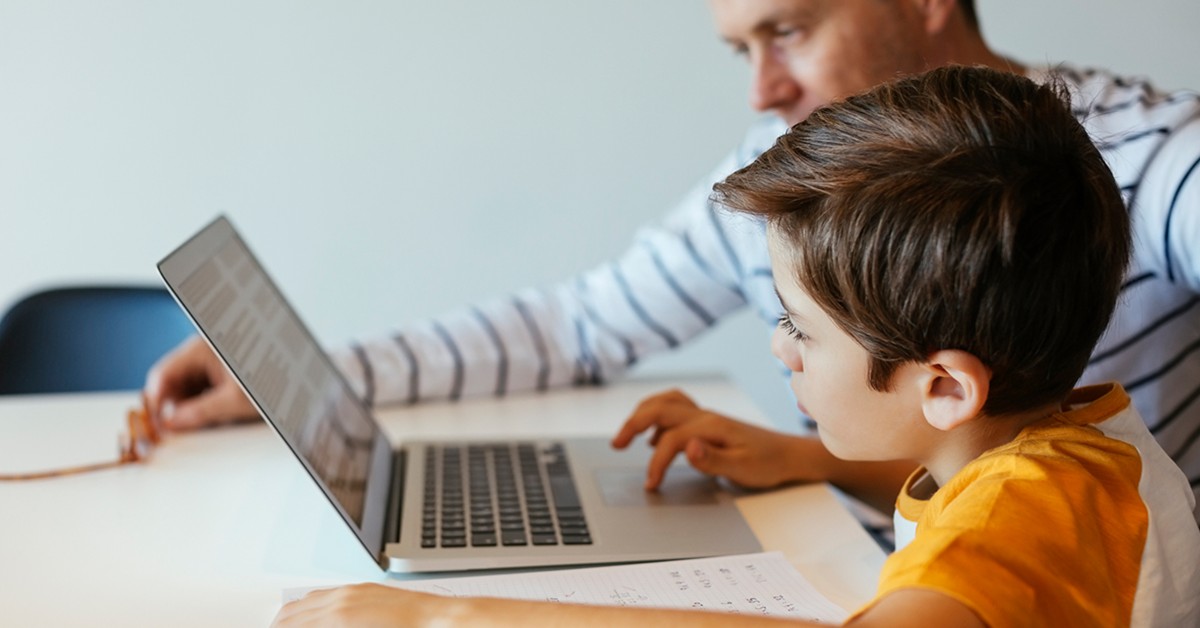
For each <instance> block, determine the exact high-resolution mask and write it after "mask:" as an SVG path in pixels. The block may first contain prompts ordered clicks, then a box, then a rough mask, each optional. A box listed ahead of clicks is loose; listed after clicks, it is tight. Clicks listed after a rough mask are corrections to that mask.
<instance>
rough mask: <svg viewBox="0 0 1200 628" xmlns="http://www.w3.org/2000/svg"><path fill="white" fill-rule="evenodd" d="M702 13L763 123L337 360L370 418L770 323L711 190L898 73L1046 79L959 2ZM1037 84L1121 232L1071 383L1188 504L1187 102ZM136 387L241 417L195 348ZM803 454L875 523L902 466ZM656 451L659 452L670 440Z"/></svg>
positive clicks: (1192, 181) (1107, 86)
mask: <svg viewBox="0 0 1200 628" xmlns="http://www.w3.org/2000/svg"><path fill="white" fill-rule="evenodd" d="M712 9H713V12H714V14H715V18H716V24H717V28H718V31H719V33H720V35H721V37H722V38H723V39H725V41H727V42H728V43H729V45H730V46H732V47H733V48H734V49H735V50H736V51H738V52H739V53H740V54H742V55H743V56H744V57H745V58H746V60H747V62H748V64H749V67H750V70H751V88H750V104H751V106H752V107H754V108H755V109H756V110H758V111H761V112H764V113H768V114H770V115H768V116H766V117H764V119H763V120H762V121H761V122H760V123H758V124H756V125H755V126H754V127H753V128H751V129H750V131H749V132H748V134H747V136H746V138H745V140H744V141H743V143H742V144H741V146H740V147H739V148H738V149H737V150H736V151H734V153H733V154H732V155H731V156H730V157H729V158H728V159H727V160H726V161H725V162H723V163H722V164H720V166H719V167H718V168H717V169H716V170H714V172H713V174H712V175H711V176H710V177H708V178H706V179H704V180H703V181H702V182H701V183H700V184H699V185H698V186H697V187H696V188H695V190H694V191H693V192H692V193H691V194H690V195H689V196H688V197H686V198H685V199H684V201H683V202H682V203H681V204H680V206H679V207H678V208H677V209H676V210H675V211H673V212H672V213H671V214H669V215H668V216H667V217H666V218H665V220H664V221H663V222H662V223H661V224H660V225H658V226H656V227H655V228H652V229H647V230H644V231H642V232H640V233H639V235H638V237H637V239H636V241H635V242H634V245H633V246H632V247H631V248H630V249H629V250H628V251H627V252H626V253H625V254H624V255H622V256H621V257H619V258H617V259H616V260H614V261H613V262H611V263H609V264H604V265H602V266H600V267H599V268H597V269H595V270H592V271H590V272H588V273H585V274H583V275H580V276H579V277H576V278H574V279H572V280H570V281H567V282H564V283H562V284H560V285H559V286H557V287H555V288H553V289H551V290H548V291H527V292H522V293H519V294H517V295H514V296H513V297H512V298H510V299H506V300H500V301H495V302H492V303H487V304H483V305H480V306H478V307H472V308H467V309H464V310H461V311H458V312H454V313H451V314H449V315H447V316H444V317H442V318H439V319H437V320H433V321H428V322H422V323H417V324H413V325H410V326H407V327H404V328H402V329H401V330H399V331H398V332H397V333H395V334H393V335H391V336H388V337H384V338H377V339H373V340H370V341H367V342H363V343H361V344H356V345H354V346H352V347H350V348H349V349H348V350H345V351H341V352H339V353H338V354H337V355H336V358H337V360H338V361H339V364H340V366H341V367H342V368H343V370H344V371H345V372H346V373H347V375H348V376H349V378H350V380H351V381H352V382H354V383H355V384H356V386H357V387H358V389H359V392H361V393H362V395H363V397H364V399H365V400H366V401H367V403H368V404H379V403H393V402H405V401H406V402H415V401H419V400H426V399H435V398H451V399H455V398H458V397H461V396H466V395H473V394H504V393H507V392H511V391H517V390H528V389H545V388H548V387H551V386H558V385H566V384H583V383H595V382H602V381H605V380H607V379H610V378H612V377H614V376H616V375H618V374H619V373H620V372H622V371H623V370H624V369H626V368H628V367H629V366H630V365H632V364H633V363H635V362H637V361H638V360H639V359H641V358H643V357H645V356H646V355H648V354H650V353H653V352H655V351H660V350H663V349H670V348H673V347H675V346H677V345H679V344H680V343H682V342H684V341H686V340H687V339H689V338H691V337H692V336H694V335H696V334H698V333H699V332H701V331H703V330H704V329H705V328H707V327H709V326H711V325H713V324H715V323H716V322H717V321H719V320H721V319H722V318H723V317H725V316H727V315H729V314H730V313H732V312H734V311H736V310H738V309H739V308H741V307H745V306H750V307H753V308H754V309H755V311H756V312H757V313H758V314H759V315H760V316H761V317H762V318H763V319H764V321H765V322H767V323H768V324H771V325H774V324H775V322H776V320H777V319H778V317H779V315H780V313H781V312H782V309H781V307H780V305H779V302H778V299H777V298H776V296H775V293H774V290H773V288H772V278H771V274H770V270H769V262H768V257H767V249H766V244H765V235H764V227H763V226H762V224H761V223H760V222H757V221H755V220H752V219H749V218H746V217H744V216H737V215H731V214H729V213H727V212H724V211H721V209H720V208H718V207H716V206H714V205H713V204H712V203H711V202H710V201H709V194H710V191H711V187H712V184H713V183H714V182H715V181H718V180H720V179H722V178H723V177H724V176H725V175H727V174H729V173H730V172H732V171H734V170H735V169H737V168H738V167H740V166H743V165H745V164H747V163H749V162H750V161H751V160H753V159H754V157H756V156H757V155H758V154H760V153H761V152H763V151H764V150H765V149H766V148H768V147H769V146H770V145H771V143H772V142H773V141H774V139H775V138H776V137H777V136H778V135H779V134H780V133H782V132H783V131H784V130H785V129H786V128H787V127H788V126H790V125H792V124H794V123H796V122H799V121H800V120H803V119H804V118H805V117H806V116H807V115H808V114H809V113H810V112H811V111H812V110H813V109H814V108H816V107H817V106H819V105H822V104H825V103H828V102H830V101H832V100H836V99H840V98H843V97H846V96H848V95H851V94H854V93H857V92H860V91H863V90H865V89H867V88H869V87H871V86H873V85H875V84H878V83H880V82H883V81H886V80H888V79H891V78H894V77H896V76H897V75H902V74H909V73H914V72H918V71H921V70H924V69H928V68H931V67H936V66H941V65H948V64H963V65H985V66H990V67H993V68H997V69H1000V70H1006V71H1011V72H1015V73H1024V74H1027V75H1030V76H1034V77H1037V76H1042V75H1044V74H1043V73H1044V71H1038V70H1034V69H1031V68H1026V67H1024V66H1022V65H1021V64H1019V63H1017V62H1015V61H1012V60H1009V59H1006V58H1004V57H1002V56H1000V55H998V54H996V53H994V52H993V51H992V50H991V49H990V48H989V47H988V46H987V45H986V44H985V42H984V41H983V38H982V35H981V33H980V31H979V26H978V23H977V18H976V14H975V10H974V4H973V2H972V1H971V0H958V1H956V0H712ZM1051 71H1052V72H1054V73H1055V74H1057V75H1059V76H1060V77H1061V78H1062V79H1063V80H1064V82H1065V83H1066V84H1067V86H1068V87H1069V88H1070V90H1071V92H1072V101H1073V106H1074V107H1075V113H1076V115H1077V116H1078V117H1079V119H1080V120H1081V121H1083V122H1084V124H1085V127H1086V128H1087V129H1088V132H1089V133H1090V134H1091V136H1092V138H1093V139H1094V140H1095V141H1096V142H1097V144H1098V146H1099V148H1100V149H1101V152H1102V154H1103V156H1104V158H1105V160H1106V162H1107V163H1108V164H1109V166H1110V167H1111V168H1112V169H1113V172H1114V175H1115V177H1116V179H1117V181H1118V183H1119V185H1120V186H1121V188H1122V192H1123V194H1124V198H1125V201H1126V203H1127V204H1128V206H1129V207H1130V210H1131V212H1132V215H1133V222H1134V228H1135V242H1136V244H1135V252H1134V259H1133V263H1132V265H1131V267H1130V270H1129V274H1128V280H1127V282H1126V284H1125V285H1124V287H1123V293H1122V298H1121V301H1120V305H1119V307H1118V310H1117V313H1116V315H1115V316H1114V319H1113V322H1112V324H1111V325H1110V327H1109V329H1108V331H1107V332H1106V334H1105V336H1104V337H1103V338H1102V340H1101V342H1100V345H1099V346H1098V348H1097V349H1096V352H1095V353H1094V354H1093V357H1092V360H1091V362H1090V363H1089V365H1088V368H1087V370H1086V371H1085V372H1084V375H1083V378H1082V379H1081V380H1080V383H1081V384H1091V383H1097V382H1101V381H1108V380H1116V381H1119V382H1120V383H1121V384H1122V385H1123V386H1124V387H1125V388H1126V390H1128V391H1129V393H1130V395H1131V397H1132V398H1133V401H1134V404H1135V405H1136V407H1137V408H1138V410H1139V411H1140V412H1141V414H1142V416H1143V417H1145V419H1146V422H1147V424H1148V425H1149V426H1150V428H1151V431H1152V432H1153V433H1154V435H1155V437H1156V438H1157V439H1158V440H1159V442H1160V443H1161V444H1162V445H1163V448H1164V449H1165V450H1166V451H1167V453H1168V454H1170V455H1171V456H1172V457H1173V458H1174V459H1175V460H1176V462H1177V463H1179V464H1180V466H1181V467H1183V469H1184V471H1185V473H1186V474H1187V475H1188V478H1189V480H1190V482H1191V485H1192V488H1193V490H1196V489H1197V488H1198V487H1200V442H1198V441H1200V173H1197V172H1196V170H1197V169H1198V164H1200V102H1198V99H1197V97H1196V95H1194V94H1174V95H1165V94H1159V93H1156V92H1154V91H1153V89H1152V88H1150V87H1149V86H1148V85H1146V84H1145V83H1141V82H1133V81H1126V80H1123V79H1120V78H1117V77H1113V76H1111V75H1108V74H1106V73H1103V72H1096V71H1090V70H1076V69H1072V68H1065V67H1063V68H1055V69H1053V70H1051ZM1064 167H1069V165H1064ZM146 388H147V396H148V399H149V401H150V403H151V405H152V407H153V408H155V409H158V408H159V407H160V406H161V405H162V404H163V402H164V401H171V402H173V403H172V405H173V413H171V414H170V416H169V419H168V421H167V424H168V425H169V426H172V427H175V428H187V427H195V426H198V425H205V424H211V423H220V422H226V421H230V420H235V419H239V418H245V417H250V416H253V415H254V411H253V408H252V407H251V406H250V404H249V403H248V402H247V401H246V400H245V399H244V398H243V397H242V394H241V392H240V390H238V388H237V386H236V385H235V384H234V383H233V382H231V381H230V380H229V379H228V376H227V375H226V374H225V372H224V369H223V367H221V366H220V364H219V363H217V362H216V360H215V358H214V357H213V356H212V355H211V354H210V353H209V352H208V349H207V348H206V347H205V346H204V345H203V344H201V343H199V342H192V343H191V344H188V345H185V346H183V347H181V348H180V349H179V350H177V352H175V353H173V354H172V355H171V356H168V357H167V358H165V359H164V361H163V362H162V363H160V365H159V366H158V367H156V368H155V369H154V370H153V371H152V372H151V374H150V376H149V377H148V380H147V387H146ZM196 393H200V394H199V395H198V396H194V397H193V396H192V395H194V394H196ZM674 411H683V412H690V411H694V410H693V409H689V408H686V407H684V408H683V409H682V410H679V409H676V410H674ZM805 442H806V443H807V446H806V450H807V451H808V453H809V457H810V458H811V461H812V463H811V475H809V476H806V477H802V478H794V479H802V480H812V481H821V480H825V481H830V482H832V483H833V484H835V485H838V486H840V487H842V488H845V489H848V490H849V491H850V492H853V493H855V494H858V495H864V496H866V497H867V501H868V502H869V503H871V504H872V505H874V506H876V507H877V508H879V509H881V510H884V511H885V512H890V511H891V508H892V505H893V504H894V502H895V498H896V494H897V491H898V489H899V487H900V485H901V483H902V482H903V480H904V478H905V477H906V476H907V474H908V472H910V471H911V470H912V465H911V464H909V463H872V464H863V463H845V462H841V461H838V460H837V459H836V458H834V457H832V456H831V455H829V453H828V452H827V451H826V450H825V448H824V447H823V446H822V445H821V443H820V442H819V441H818V440H817V439H815V438H808V439H806V441H805ZM660 446H662V445H661V444H660ZM666 446H667V447H668V449H667V450H666V451H667V453H668V454H671V455H673V454H674V453H675V452H677V451H682V450H684V449H685V447H686V443H678V442H676V443H666ZM704 462H705V464H706V465H707V470H710V471H711V472H714V473H718V474H724V473H727V472H728V471H727V470H728V469H730V468H731V465H740V464H746V463H748V462H749V461H745V460H739V459H738V458H737V451H736V450H733V449H729V450H722V449H711V450H708V451H706V452H705V460H704ZM693 463H695V461H694V460H693ZM656 481H657V478H654V477H651V478H649V481H648V483H649V484H650V485H653V484H655V483H656Z"/></svg>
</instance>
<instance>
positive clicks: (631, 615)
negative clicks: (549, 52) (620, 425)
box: [272, 584, 983, 628]
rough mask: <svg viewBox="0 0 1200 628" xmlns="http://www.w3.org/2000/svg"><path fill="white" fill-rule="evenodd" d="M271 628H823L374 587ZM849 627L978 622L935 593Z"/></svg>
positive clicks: (911, 594) (302, 603)
mask: <svg viewBox="0 0 1200 628" xmlns="http://www.w3.org/2000/svg"><path fill="white" fill-rule="evenodd" d="M272 625H273V626H278V627H280V628H285V627H295V626H309V627H318V626H354V627H356V628H358V627H370V626H459V625H462V626H522V627H523V628H525V627H529V628H536V627H537V626H579V627H587V626H604V627H609V626H622V625H627V626H638V627H639V628H651V627H654V626H663V627H664V628H666V627H674V626H714V627H719V626H730V627H743V626H746V627H750V626H762V627H763V628H768V627H781V626H825V625H827V624H817V623H813V622H806V621H800V620H790V619H782V618H773V617H752V616H748V615H737V614H730V613H711V612H698V611H684V610H669V609H650V608H629V607H619V606H585V605H580V604H553V603H549V602H530V601H524V600H502V599H495V598H450V597H441V596H437V595H430V594H427V593H415V592H412V591H405V590H403V589H397V588H394V587H389V586H384V585H379V584H360V585H355V586H350V587H341V588H338V589H326V590H321V591H314V592H312V593H309V594H308V595H306V596H305V597H303V598H301V599H299V600H296V601H294V602H291V603H289V604H287V605H285V606H284V607H283V608H282V609H280V611H279V614H278V615H277V616H276V617H275V622H274V623H273V624H272ZM847 625H849V626H856V627H861V628H872V627H876V626H877V627H880V628H884V627H891V628H908V627H913V628H916V627H924V626H945V627H948V628H956V627H962V628H977V627H980V626H982V625H983V624H982V622H980V621H979V619H978V618H977V617H976V616H975V614H974V613H972V612H971V610H970V609H968V608H967V607H966V606H965V605H963V604H962V603H961V602H958V601H956V600H954V599H953V598H951V597H949V596H947V595H944V594H941V593H936V592H933V591H924V590H920V589H907V590H901V591H896V592H894V593H890V594H888V595H887V596H886V597H884V598H883V599H881V600H879V601H878V602H876V603H875V604H874V605H872V606H871V608H869V609H868V610H867V611H866V612H864V613H862V614H861V615H859V616H857V617H855V618H854V619H853V620H852V621H851V622H849V623H848V624H847Z"/></svg>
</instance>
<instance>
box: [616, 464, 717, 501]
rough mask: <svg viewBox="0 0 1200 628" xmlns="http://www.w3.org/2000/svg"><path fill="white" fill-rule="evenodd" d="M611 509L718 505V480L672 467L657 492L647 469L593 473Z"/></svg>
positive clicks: (681, 466)
mask: <svg viewBox="0 0 1200 628" xmlns="http://www.w3.org/2000/svg"><path fill="white" fill-rule="evenodd" d="M593 474H594V476H595V478H596V485H597V486H599V487H600V494H601V495H602V496H603V497H604V503H606V504H608V505H609V506H617V507H620V506H646V505H661V506H707V505H711V504H715V503H717V495H716V493H717V491H719V490H721V487H720V485H719V484H718V483H717V481H716V480H715V479H714V478H712V477H709V476H707V475H704V474H703V473H700V472H699V471H696V470H695V469H693V468H691V467H688V466H684V465H672V466H671V468H670V469H668V470H667V477H666V478H665V479H664V480H663V483H662V485H661V486H659V487H658V490H657V491H647V490H646V489H645V488H644V486H645V484H646V469H645V468H642V467H611V468H601V469H596V470H595V471H594V472H593Z"/></svg>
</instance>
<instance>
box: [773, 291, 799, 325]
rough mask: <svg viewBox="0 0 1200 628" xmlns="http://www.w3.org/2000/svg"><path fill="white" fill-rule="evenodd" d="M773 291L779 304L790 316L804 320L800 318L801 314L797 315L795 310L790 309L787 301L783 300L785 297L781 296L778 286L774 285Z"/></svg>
mask: <svg viewBox="0 0 1200 628" xmlns="http://www.w3.org/2000/svg"><path fill="white" fill-rule="evenodd" d="M771 289H772V290H774V291H775V298H776V299H779V304H780V305H782V306H783V311H784V312H786V313H787V315H788V316H794V317H796V318H803V317H802V316H800V315H799V314H797V313H796V310H793V309H792V308H790V307H788V304H787V301H784V300H783V295H782V294H779V287H778V286H776V285H774V284H772V285H771Z"/></svg>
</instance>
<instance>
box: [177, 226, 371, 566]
mask: <svg viewBox="0 0 1200 628" xmlns="http://www.w3.org/2000/svg"><path fill="white" fill-rule="evenodd" d="M159 271H160V272H161V273H162V276H163V279H164V281H165V282H166V283H167V286H168V287H169V288H170V290H171V292H172V293H173V294H174V295H175V298H176V300H178V301H179V303H180V305H182V306H183V308H184V309H185V310H186V311H187V313H188V315H189V316H190V317H191V318H192V321H193V322H194V323H195V324H196V326H197V328H199V329H200V331H201V333H202V334H203V335H204V336H205V337H206V338H207V339H208V341H209V344H210V345H211V346H212V347H213V349H214V350H215V351H216V352H217V354H218V355H220V357H221V359H222V360H223V361H224V362H225V364H226V365H228V366H229V369H230V371H232V373H233V374H234V376H235V377H236V378H237V379H238V381H239V382H240V383H241V385H242V388H243V389H244V390H245V391H246V392H247V394H248V395H249V396H250V398H251V399H252V400H253V402H254V403H255V405H257V406H258V409H259V411H260V412H261V413H262V414H263V416H264V417H266V418H267V420H268V422H269V423H270V424H271V425H272V426H274V428H275V430H276V431H277V432H278V433H279V435H280V436H282V437H283V439H284V441H285V442H287V444H288V446H289V447H291V449H292V451H293V452H294V453H295V454H296V455H297V457H298V458H299V459H300V460H301V462H302V463H304V466H305V468H306V469H307V470H308V472H309V474H310V475H312V476H313V479H314V480H315V481H316V482H317V484H318V485H319V486H320V487H321V489H322V490H323V491H324V492H325V494H326V495H327V496H328V497H329V498H330V501H331V502H333V504H334V506H336V507H337V509H338V511H339V512H340V513H341V515H342V517H343V518H344V519H346V521H347V523H350V524H351V527H352V528H353V529H354V530H355V533H356V534H358V535H359V540H360V541H362V542H363V544H364V545H365V546H366V547H367V550H368V551H370V552H371V553H372V555H376V554H377V553H378V551H379V549H380V545H381V543H382V526H383V517H382V516H381V514H378V513H376V512H375V511H378V510H379V508H380V506H381V505H382V504H386V502H387V484H388V483H389V482H390V480H391V466H392V461H391V457H392V456H393V455H394V454H393V453H392V449H391V447H390V445H389V444H388V443H387V440H386V437H385V436H384V435H383V434H382V431H381V430H380V429H379V427H378V425H377V424H376V422H375V421H374V419H373V418H372V417H371V416H370V414H369V413H368V412H367V411H366V409H365V408H363V406H362V404H361V403H359V401H358V400H357V399H355V398H354V397H353V393H352V392H351V390H350V388H349V386H348V385H347V384H346V383H345V381H344V380H343V379H342V377H341V375H340V374H339V373H338V372H337V370H336V368H335V367H334V366H333V364H332V363H331V362H330V360H329V358H328V356H326V354H325V352H324V351H323V350H322V349H321V347H320V345H319V344H318V343H317V342H316V340H315V339H314V338H313V336H312V334H311V333H309V331H308V329H306V328H305V326H304V324H303V323H302V322H301V321H300V319H299V318H298V317H297V316H296V314H295V312H294V311H293V310H292V308H291V307H290V306H289V305H288V304H287V302H286V301H285V300H284V298H283V295H282V294H281V293H280V291H279V289H278V288H277V287H276V286H275V284H274V282H273V281H271V278H270V277H269V276H267V274H266V272H265V270H264V269H263V268H262V266H261V265H260V264H259V263H258V260H256V259H255V258H254V255H253V254H252V253H251V252H250V250H249V248H248V247H247V246H246V245H245V243H244V242H243V241H242V239H241V238H240V237H238V235H237V233H236V232H235V231H234V229H233V227H232V225H231V224H230V223H229V222H228V221H227V220H226V219H225V218H223V217H222V218H218V219H217V220H215V221H213V222H212V223H211V224H209V225H208V226H207V227H205V228H204V229H203V230H202V231H201V232H200V233H198V234H196V235H195V236H194V237H193V238H192V239H190V240H189V241H188V242H186V243H184V244H183V245H182V246H180V247H179V248H178V249H176V250H175V251H174V252H172V253H171V254H170V255H168V256H167V257H166V258H164V259H163V261H162V262H160V263H159Z"/></svg>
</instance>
